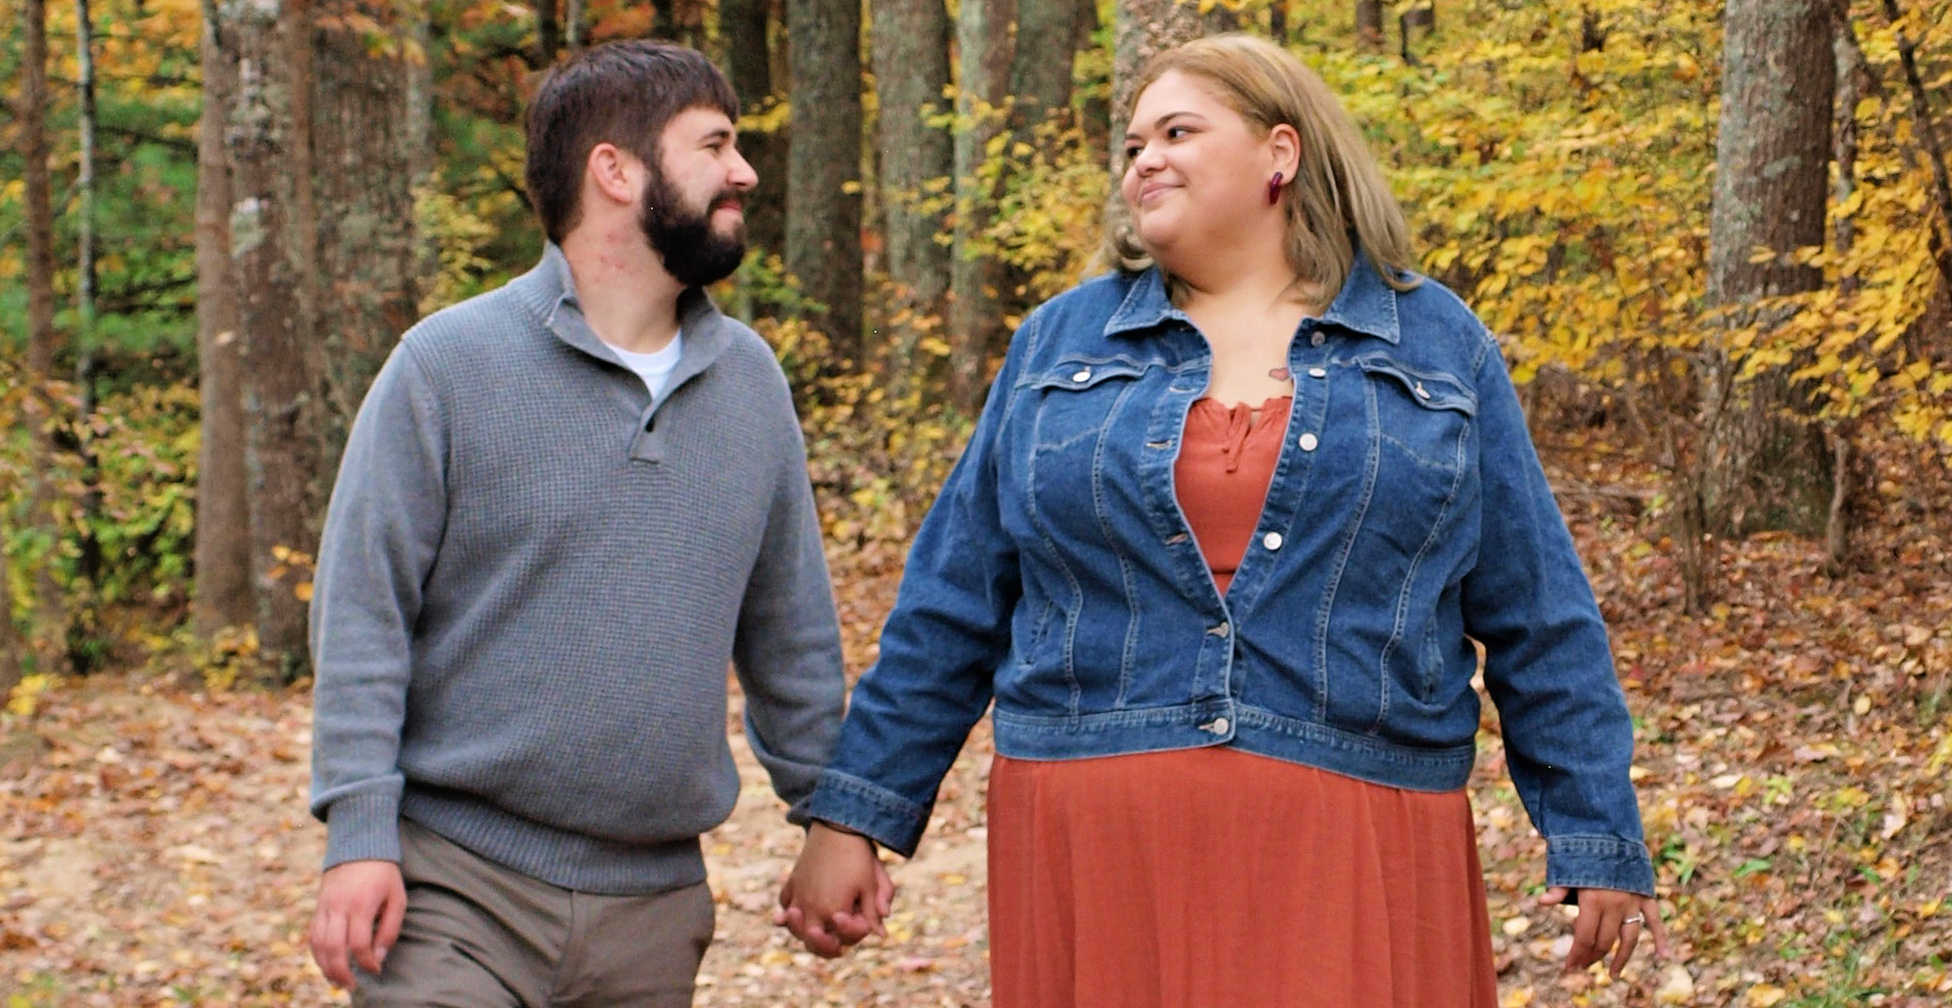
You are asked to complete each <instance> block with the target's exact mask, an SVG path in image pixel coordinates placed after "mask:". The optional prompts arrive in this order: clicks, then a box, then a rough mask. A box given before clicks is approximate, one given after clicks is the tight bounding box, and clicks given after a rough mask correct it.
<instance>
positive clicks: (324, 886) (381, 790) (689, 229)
mask: <svg viewBox="0 0 1952 1008" xmlns="http://www.w3.org/2000/svg"><path fill="white" fill-rule="evenodd" d="M737 119H738V101H737V98H736V96H735V95H734V94H733V92H732V89H731V86H730V85H729V84H728V83H727V82H726V80H725V78H724V76H723V75H721V74H720V73H719V71H718V70H717V69H715V68H714V67H713V66H712V65H711V63H710V62H708V61H707V60H706V59H705V58H704V57H703V56H702V55H700V54H699V53H697V52H695V51H693V50H691V49H687V48H684V47H680V46H673V45H665V44H659V43H652V42H623V43H614V44H610V45H604V46H598V47H595V48H592V49H588V50H586V51H584V52H582V53H580V54H578V55H576V56H575V57H573V58H571V59H570V60H569V61H567V62H566V63H564V64H562V65H560V66H558V67H557V68H555V69H554V70H552V71H551V72H550V73H549V75H548V76H547V77H546V78H545V79H544V80H543V82H542V83H541V85H540V88H539V89H538V91H537V93H536V96H535V99H534V101H533V103H532V104H531V106H530V108H529V110H528V117H527V133H528V138H527V139H528V166H527V183H528V193H529V198H530V201H531V203H532V204H533V205H534V206H535V208H536V212H537V215H538V216H539V217H540V218H541V224H542V227H543V230H544V231H545V232H546V233H547V235H548V239H549V240H548V244H547V247H546V250H545V252H544V254H543V257H542V262H541V263H540V264H539V265H537V266H536V267H535V268H534V269H533V270H531V271H530V272H528V273H527V274H525V275H523V276H522V277H519V278H518V279H516V280H514V281H512V282H510V283H509V284H508V285H507V286H504V287H502V288H500V289H498V290H495V291H492V292H490V293H487V294H484V295H481V296H479V297H476V298H473V299H471V300H469V301H466V302H464V303H462V304H459V305H455V306H454V307H451V308H448V309H446V310H443V311H441V312H438V313H436V314H434V315H432V316H430V317H428V318H427V319H425V320H423V321H422V322H421V323H420V324H418V325H416V326H414V327H413V329H412V330H410V331H409V332H408V333H407V334H406V335H405V336H404V337H402V338H401V341H400V345H399V347H398V349H396V350H395V351H394V353H393V355H392V357H391V358H390V359H389V360H388V362H387V364H386V366H385V368H384V369H383V370H382V371H381V372H380V375H379V377H378V378H377V379H376V380H375V382H374V384H373V387H372V389H371V391H370V392H369V393H368V395H367V397H366V400H365V403H364V405H363V406H362V407H361V409H360V412H359V418H358V420H357V422H356V423H355V424H354V427H353V431H352V434H351V438H350V440H349V443H348V445H347V448H346V453H345V460H344V463H343V466H342V467H341V469H340V472H339V476H338V482H337V484H336V487H335V489H334V491H333V495H332V503H331V507H330V510H329V512H328V515H327V519H326V526H325V533H324V540H323V543H322V545H321V546H320V550H319V565H318V571H317V576H316V578H315V582H314V596H313V601H312V655H313V663H314V668H315V670H316V674H317V685H316V688H315V715H314V753H313V777H312V795H311V807H312V811H313V813H314V814H315V815H317V816H318V817H319V818H320V819H322V820H324V821H325V823H326V833H327V841H326V855H325V872H324V876H323V879H322V882H321V885H320V893H319V904H318V909H317V913H316V914H315V916H314V919H313V923H312V930H311V945H312V952H313V955H314V957H315V958H316V959H317V961H318V963H319V966H320V968H321V969H322V970H323V972H324V973H325V975H326V977H327V978H328V979H330V980H332V981H333V982H334V983H337V984H339V985H341V986H347V987H352V988H354V993H353V997H354V1003H355V1004H363V1005H374V1006H378V1005H396V1004H398V1005H465V1006H470V1008H484V1006H504V1005H506V1006H516V1005H522V1006H531V1008H533V1006H541V1005H568V1004H628V1005H645V1006H655V1008H666V1006H680V1005H689V1004H690V1003H691V997H692V989H693V984H694V980H695V977H696V973H697V969H698V963H699V960H700V958H701V957H702V956H703V955H704V952H705V948H706V946H707V945H708V944H709V943H710V941H711V938H712V927H713V916H714V914H713V904H712V896H711V893H710V891H709V890H708V889H707V888H706V885H705V866H704V862H703V860H702V858H701V855H700V850H699V842H698V836H699V834H700V833H703V832H704V831H706V830H709V829H711V828H712V827H714V826H716V825H718V824H719V823H720V822H721V821H723V820H724V818H725V817H726V815H727V814H728V813H729V812H730V811H731V809H732V806H733V803H734V800H735V799H736V798H737V796H738V792H739V778H738V773H737V771H736V769H735V767H734V765H733V761H732V756H731V752H730V749H729V747H728V743H727V738H726V710H727V689H726V669H727V666H728V663H729V664H730V665H731V667H732V668H733V669H734V670H735V671H736V673H737V675H738V677H739V681H740V684H741V686H742V689H743V692H744V695H745V736H746V739H747V741H748V742H749V743H750V744H751V748H752V751H753V753H754V754H755V755H756V756H757V757H758V759H759V761H760V762H761V763H762V764H763V765H764V766H765V767H766V769H767V771H768V772H769V773H770V774H771V776H772V781H773V786H774V789H775V790H776V791H777V792H778V793H779V795H780V796H781V797H782V798H783V799H785V801H786V802H787V803H788V805H789V806H790V809H789V812H788V818H789V819H790V820H792V821H794V822H800V823H804V821H805V819H804V812H805V803H806V800H807V798H808V797H809V795H811V793H812V791H813V788H814V784H815V781H816V779H817V777H818V774H819V772H820V768H821V766H822V764H823V763H824V762H825V761H826V759H827V757H828V755H829V752H830V750H831V748H832V745H833V741H834V738H835V734H836V731H837V729H838V726H839V722H840V714H841V702H842V701H841V698H842V693H843V683H842V677H841V659H840V640H839V631H838V626H837V621H836V619H835V613H834V604H833V594H832V589H831V586H830V584H829V582H828V577H827V568H826V562H825V559H824V557H823V554H822V551H821V539H820V524H819V521H818V519H817V516H816V514H815V512H814V503H813V495H812V490H811V487H810V486H809V484H808V479H807V471H806V447H805V444H804V442H803V440H802V438H801V434H800V427H799V423H798V420H797V419H796V417H795V416H794V412H793V404H792V397H791V395H790V392H789V389H788V387H787V382H786V378H785V376H784V375H783V374H782V373H781V371H780V368H779V365H778V363H777V362H776V361H775V359H774V357H773V355H772V353H771V351H770V350H769V349H768V347H767V346H766V344H765V343H764V342H763V341H761V340H760V339H759V337H758V336H756V335H755V334H754V333H753V332H752V330H750V329H748V328H747V327H745V326H744V325H741V324H740V323H738V322H736V321H734V320H731V319H728V318H726V317H725V316H723V315H721V314H720V313H719V311H718V309H717V308H715V307H714V306H713V304H712V301H711V299H710V298H709V297H708V296H707V295H706V293H705V291H704V290H703V287H704V286H705V285H707V284H710V283H713V282H714V281H717V280H719V279H722V278H723V277H725V276H727V275H729V274H730V273H731V272H732V271H733V270H734V269H735V268H736V267H737V266H738V264H739V261H740V259H741V257H742V255H743V252H744V244H745V222H744V217H743V215H742V213H741V210H740V203H741V200H742V198H743V197H744V195H745V194H746V193H748V192H749V191H751V189H752V188H753V186H754V185H756V184H757V182H758V179H757V177H756V176H755V175H754V173H753V170H752V166H751V165H749V164H747V163H746V161H745V159H744V158H743V157H741V156H740V154H739V150H738V146H737V136H736V132H735V127H734V124H735V123H736V121H737Z"/></svg>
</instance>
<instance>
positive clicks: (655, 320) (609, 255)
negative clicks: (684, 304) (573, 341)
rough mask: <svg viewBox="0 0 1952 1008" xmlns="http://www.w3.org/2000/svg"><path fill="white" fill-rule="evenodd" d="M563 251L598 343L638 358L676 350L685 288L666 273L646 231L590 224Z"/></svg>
mask: <svg viewBox="0 0 1952 1008" xmlns="http://www.w3.org/2000/svg"><path fill="white" fill-rule="evenodd" d="M562 250H563V258H565V259H567V260H569V273H570V276H571V277H573V278H574V279H575V283H576V299H577V301H578V303H579V304H580V305H581V306H582V309H583V318H584V320H586V321H587V322H589V324H590V329H591V330H593V331H594V332H595V333H596V334H597V337H598V338H600V339H602V340H603V341H604V342H605V343H608V344H610V345H611V346H614V347H620V348H622V349H624V350H629V351H631V352H633V353H656V352H657V351H659V350H662V349H664V348H665V347H666V346H669V345H670V343H671V340H672V338H673V337H674V336H676V335H677V334H678V296H679V295H680V294H683V293H684V290H685V287H684V285H683V284H681V283H679V282H678V280H677V278H676V277H673V276H672V275H671V274H670V273H669V272H666V270H665V268H664V262H663V261H662V260H661V259H660V258H659V257H658V255H657V253H655V252H653V251H651V247H650V244H649V243H648V242H646V241H645V240H644V233H643V232H642V231H641V230H638V229H636V228H635V227H634V226H633V227H629V228H625V227H621V226H620V227H612V228H603V229H599V228H598V227H596V226H595V224H594V222H585V223H584V225H583V226H580V227H578V228H577V229H576V230H575V231H574V232H572V233H570V235H569V236H568V237H566V238H564V239H563V243H562Z"/></svg>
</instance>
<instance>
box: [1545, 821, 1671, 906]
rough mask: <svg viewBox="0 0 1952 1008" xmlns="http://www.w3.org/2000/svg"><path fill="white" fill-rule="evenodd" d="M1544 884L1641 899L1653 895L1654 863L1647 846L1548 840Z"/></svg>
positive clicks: (1611, 840) (1613, 840)
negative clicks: (1629, 895)
mask: <svg viewBox="0 0 1952 1008" xmlns="http://www.w3.org/2000/svg"><path fill="white" fill-rule="evenodd" d="M1545 884H1546V887H1547V888H1552V887H1555V886H1564V887H1565V888H1567V889H1570V890H1572V891H1573V894H1572V899H1571V900H1569V902H1574V903H1576V902H1578V895H1579V890H1581V889H1617V890H1619V891H1621V892H1630V893H1636V894H1638V895H1641V896H1652V895H1654V862H1653V860H1652V859H1651V858H1649V857H1648V856H1647V845H1646V844H1644V843H1639V842H1637V841H1633V840H1625V839H1622V838H1620V837H1611V836H1562V837H1551V838H1548V839H1547V840H1546V842H1545Z"/></svg>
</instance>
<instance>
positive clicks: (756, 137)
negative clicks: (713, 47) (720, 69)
mask: <svg viewBox="0 0 1952 1008" xmlns="http://www.w3.org/2000/svg"><path fill="white" fill-rule="evenodd" d="M769 8H770V4H769V3H768V2H767V0H721V2H720V4H719V11H718V24H719V31H720V33H722V34H723V35H724V36H725V61H726V63H727V65H728V70H729V72H728V74H727V76H729V77H730V78H731V79H732V89H733V90H734V91H736V92H738V95H739V104H740V106H741V111H742V112H743V113H745V114H746V115H756V114H760V113H763V112H765V111H766V110H767V109H769V108H771V107H772V106H773V104H774V103H775V102H777V101H778V100H779V96H778V95H777V94H776V93H775V92H774V90H773V53H772V46H771V42H770V40H771V38H772V34H771V31H770V28H771V22H772V17H771V13H770V9H769ZM739 149H740V150H741V151H742V152H744V154H745V156H746V160H748V161H750V162H752V168H753V170H754V171H756V172H758V173H759V187H758V188H757V189H754V190H753V191H752V192H751V193H750V194H749V195H748V196H747V197H746V241H747V243H748V244H750V245H751V246H753V247H754V248H760V249H764V250H766V251H768V252H774V253H778V252H781V251H784V249H785V247H786V156H787V150H788V146H787V134H786V132H785V130H784V129H781V130H779V131H776V132H770V133H768V132H761V131H758V130H747V131H745V132H742V133H740V134H739Z"/></svg>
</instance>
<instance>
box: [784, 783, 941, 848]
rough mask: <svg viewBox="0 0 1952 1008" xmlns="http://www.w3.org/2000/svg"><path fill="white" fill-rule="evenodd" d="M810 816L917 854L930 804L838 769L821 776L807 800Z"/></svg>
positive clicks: (888, 845) (926, 823)
mask: <svg viewBox="0 0 1952 1008" xmlns="http://www.w3.org/2000/svg"><path fill="white" fill-rule="evenodd" d="M806 811H807V815H808V816H810V817H812V818H814V819H819V820H821V821H823V822H828V823H832V824H833V825H835V826H838V827H841V828H842V829H848V830H853V831H854V832H856V833H859V834H861V835H863V836H865V837H867V838H868V839H870V840H873V841H874V842H875V843H878V844H880V845H881V846H883V847H886V848H888V849H889V850H892V851H894V852H895V853H897V854H900V855H901V856H902V857H914V856H915V845H916V844H919V843H921V841H922V830H923V829H925V828H927V826H928V824H929V811H930V810H929V807H928V806H926V805H917V804H915V803H914V802H912V801H909V800H908V799H906V798H903V797H902V796H901V795H898V794H896V793H894V792H893V791H890V790H888V789H887V788H884V787H881V786H879V785H876V784H871V783H869V782H867V781H864V780H862V779H861V778H859V777H855V776H852V775H850V774H844V773H841V772H840V771H838V770H827V771H824V772H822V773H821V775H820V787H819V789H818V790H816V791H814V793H813V799H812V801H810V802H808V803H807V810H806Z"/></svg>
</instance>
